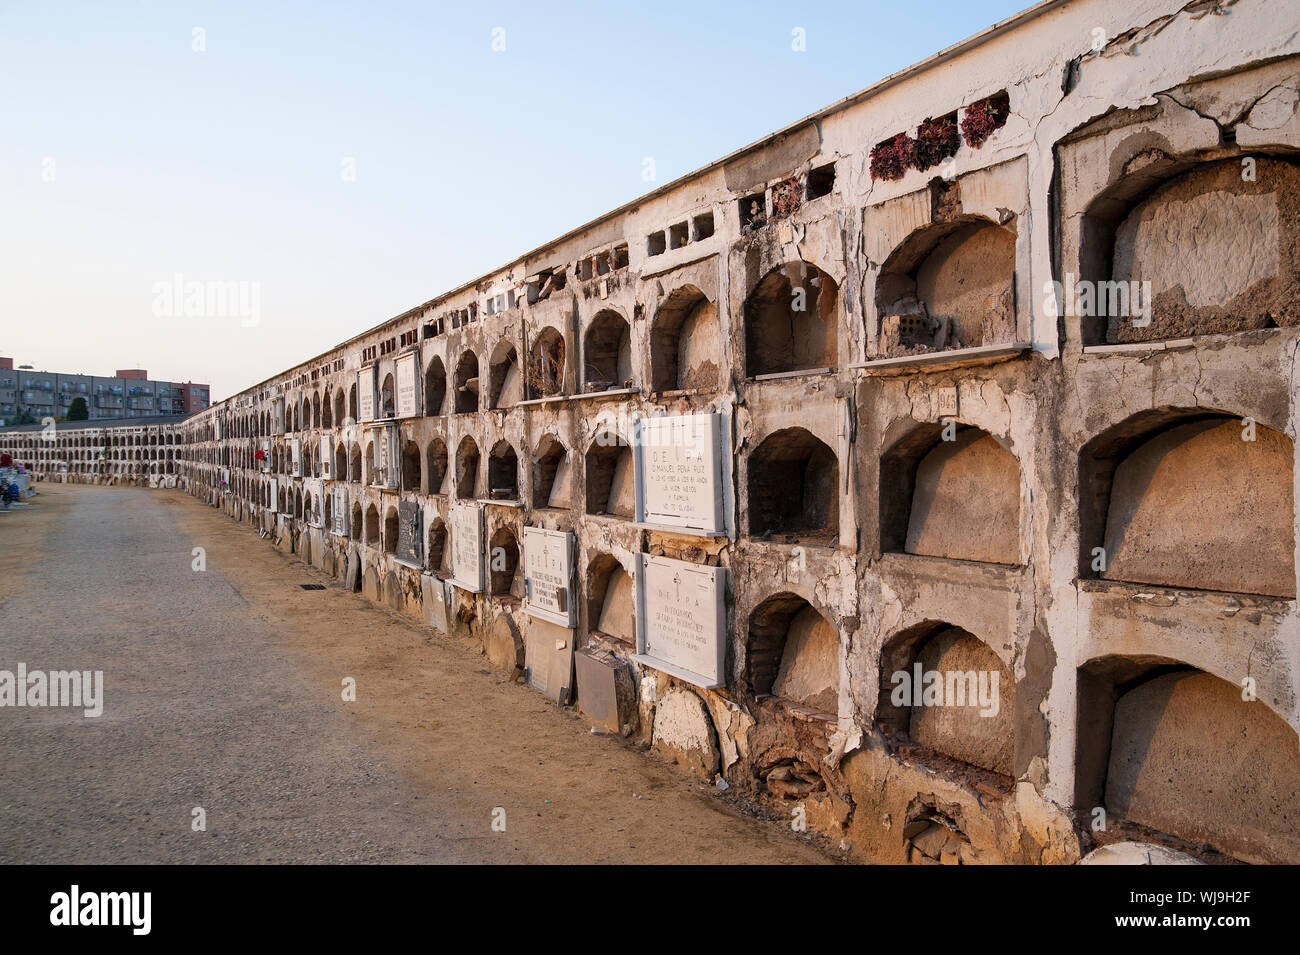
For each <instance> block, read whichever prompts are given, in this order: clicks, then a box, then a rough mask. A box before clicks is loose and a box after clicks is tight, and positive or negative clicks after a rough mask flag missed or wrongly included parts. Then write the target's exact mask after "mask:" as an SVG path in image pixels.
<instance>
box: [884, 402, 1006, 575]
mask: <svg viewBox="0 0 1300 955" xmlns="http://www.w3.org/2000/svg"><path fill="white" fill-rule="evenodd" d="M945 435H951V436H952V440H950V441H949V440H944V438H945ZM880 468H881V471H880V474H881V479H880V481H881V483H880V487H881V493H880V517H881V520H880V529H881V548H882V550H884V551H893V552H898V551H902V552H904V553H908V554H920V555H924V556H928V557H945V558H948V559H950V560H972V561H982V562H985V563H994V564H1007V565H1018V564H1021V563H1023V558H1022V556H1021V546H1022V545H1021V539H1020V538H1021V533H1020V520H1021V491H1020V483H1021V482H1020V465H1019V462H1017V461H1016V459H1015V456H1014V455H1012V454H1011V452H1010V451H1008V450H1007V449H1006V448H1005V447H1003V446H1002V444H1000V443H999V442H998V441H997V439H995V438H994V437H993V436H992V435H990V434H989V433H988V432H986V431H982V430H980V429H979V428H969V427H968V428H963V429H961V430H957V431H945V430H944V428H943V427H942V426H941V425H923V426H921V427H919V428H918V429H916V430H915V431H913V432H912V433H911V434H909V435H907V436H906V437H905V438H903V439H902V440H901V441H899V442H898V443H896V444H895V445H894V446H893V447H892V448H891V449H890V450H889V452H887V453H886V454H885V455H884V456H883V458H882V459H881V465H880Z"/></svg>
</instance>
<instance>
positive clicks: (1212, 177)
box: [1076, 150, 1300, 344]
mask: <svg viewBox="0 0 1300 955" xmlns="http://www.w3.org/2000/svg"><path fill="white" fill-rule="evenodd" d="M1254 161H1255V176H1254V178H1253V180H1250V181H1247V180H1245V179H1243V178H1242V162H1241V160H1240V159H1239V158H1234V159H1225V160H1223V161H1221V162H1216V163H1208V164H1204V165H1198V166H1193V165H1192V164H1191V163H1189V162H1187V161H1185V160H1175V159H1173V158H1171V157H1169V156H1167V155H1165V154H1164V153H1162V152H1159V151H1156V150H1151V151H1148V152H1146V153H1141V154H1139V155H1138V156H1137V157H1134V159H1133V160H1131V161H1130V163H1129V165H1130V167H1132V168H1133V169H1134V171H1133V172H1131V173H1130V174H1129V175H1127V176H1125V177H1124V178H1123V179H1121V180H1120V181H1119V182H1117V183H1116V184H1114V185H1113V186H1111V187H1110V188H1109V189H1108V190H1106V191H1105V192H1103V193H1102V194H1101V195H1100V196H1098V197H1096V198H1095V199H1094V200H1093V201H1092V202H1091V203H1089V205H1088V209H1087V211H1086V212H1085V213H1084V216H1083V219H1082V224H1081V234H1080V244H1081V248H1080V262H1079V272H1080V278H1081V279H1084V280H1086V281H1084V282H1081V283H1080V288H1079V292H1080V295H1081V297H1080V299H1079V301H1078V303H1077V306H1076V307H1077V311H1078V314H1079V321H1080V331H1081V335H1082V338H1083V342H1084V344H1100V343H1104V342H1121V343H1122V342H1140V341H1159V340H1163V339H1170V338H1187V337H1191V336H1195V335H1208V334H1214V333H1222V332H1236V331H1244V330H1248V329H1257V328H1270V327H1276V326H1279V325H1283V326H1288V325H1296V324H1300V289H1298V287H1297V279H1296V276H1297V274H1300V166H1297V165H1296V164H1294V163H1291V162H1287V161H1284V160H1281V159H1270V158H1267V157H1258V158H1256V159H1255V160H1254ZM1103 283H1104V284H1103ZM1144 283H1150V285H1149V286H1147V285H1145V284H1144ZM1135 303H1136V304H1135ZM1145 306H1149V308H1147V307H1145Z"/></svg>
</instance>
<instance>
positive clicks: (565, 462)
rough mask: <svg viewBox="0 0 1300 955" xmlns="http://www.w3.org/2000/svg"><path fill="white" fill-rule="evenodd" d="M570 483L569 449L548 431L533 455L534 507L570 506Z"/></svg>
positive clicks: (538, 443)
mask: <svg viewBox="0 0 1300 955" xmlns="http://www.w3.org/2000/svg"><path fill="white" fill-rule="evenodd" d="M570 484H571V482H570V480H569V449H568V448H566V447H565V446H564V444H563V443H562V442H561V441H560V439H559V438H557V437H556V436H555V435H554V434H551V433H549V432H548V433H547V434H544V435H542V438H541V440H540V441H538V442H537V451H536V452H535V453H534V456H533V502H532V503H533V507H568V506H569V505H570V504H571V503H572V501H571V499H570V492H569V488H570Z"/></svg>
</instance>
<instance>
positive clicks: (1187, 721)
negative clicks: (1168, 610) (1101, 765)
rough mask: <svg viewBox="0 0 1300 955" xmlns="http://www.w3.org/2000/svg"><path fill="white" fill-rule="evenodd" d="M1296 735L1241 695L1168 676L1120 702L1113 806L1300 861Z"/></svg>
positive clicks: (1263, 856)
mask: <svg viewBox="0 0 1300 955" xmlns="http://www.w3.org/2000/svg"><path fill="white" fill-rule="evenodd" d="M1297 792H1300V746H1298V745H1297V739H1296V732H1295V730H1293V729H1292V728H1291V727H1290V726H1289V725H1287V723H1286V722H1285V721H1284V720H1283V719H1282V718H1281V717H1279V716H1278V715H1277V714H1276V713H1274V712H1273V711H1272V710H1270V709H1268V707H1267V706H1265V705H1264V704H1263V703H1262V702H1259V701H1254V702H1245V701H1243V700H1242V698H1241V688H1240V687H1239V686H1234V685H1232V684H1230V683H1228V682H1226V681H1224V680H1221V679H1219V678H1218V677H1215V676H1212V675H1210V674H1208V673H1203V672H1200V671H1197V670H1184V671H1178V672H1173V673H1166V674H1164V675H1162V676H1157V677H1155V678H1154V679H1151V680H1148V681H1147V682H1145V683H1142V684H1140V685H1138V686H1136V687H1134V688H1132V689H1130V690H1129V691H1128V692H1126V693H1124V694H1123V695H1122V696H1120V698H1119V700H1118V702H1117V703H1116V704H1115V712H1114V728H1113V733H1112V741H1111V750H1110V761H1109V767H1108V769H1107V774H1106V797H1105V798H1106V808H1107V810H1108V811H1109V812H1111V813H1113V814H1114V815H1117V816H1119V817H1121V818H1124V819H1128V820H1131V821H1133V822H1138V823H1142V824H1143V825H1147V826H1151V827H1152V828H1155V829H1157V830H1160V831H1162V832H1166V833H1169V834H1171V835H1174V836H1177V837H1178V838H1180V839H1183V840H1185V841H1187V842H1191V843H1209V844H1211V845H1213V846H1215V847H1216V848H1219V849H1220V850H1222V851H1225V852H1229V853H1232V854H1234V855H1237V856H1238V857H1240V858H1242V859H1244V860H1246V861H1250V862H1261V863H1290V864H1295V863H1297V862H1300V801H1298V800H1297V799H1296V793H1297Z"/></svg>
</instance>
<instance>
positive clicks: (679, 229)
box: [668, 222, 691, 249]
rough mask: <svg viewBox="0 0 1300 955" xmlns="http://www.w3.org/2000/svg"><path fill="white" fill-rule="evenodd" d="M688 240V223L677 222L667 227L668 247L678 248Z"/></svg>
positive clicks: (689, 239) (689, 237)
mask: <svg viewBox="0 0 1300 955" xmlns="http://www.w3.org/2000/svg"><path fill="white" fill-rule="evenodd" d="M690 241H691V229H690V225H689V223H686V222H679V223H677V224H676V225H673V226H669V227H668V248H670V249H680V248H681V247H682V246H684V245H686V244H687V243H689V242H690Z"/></svg>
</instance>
